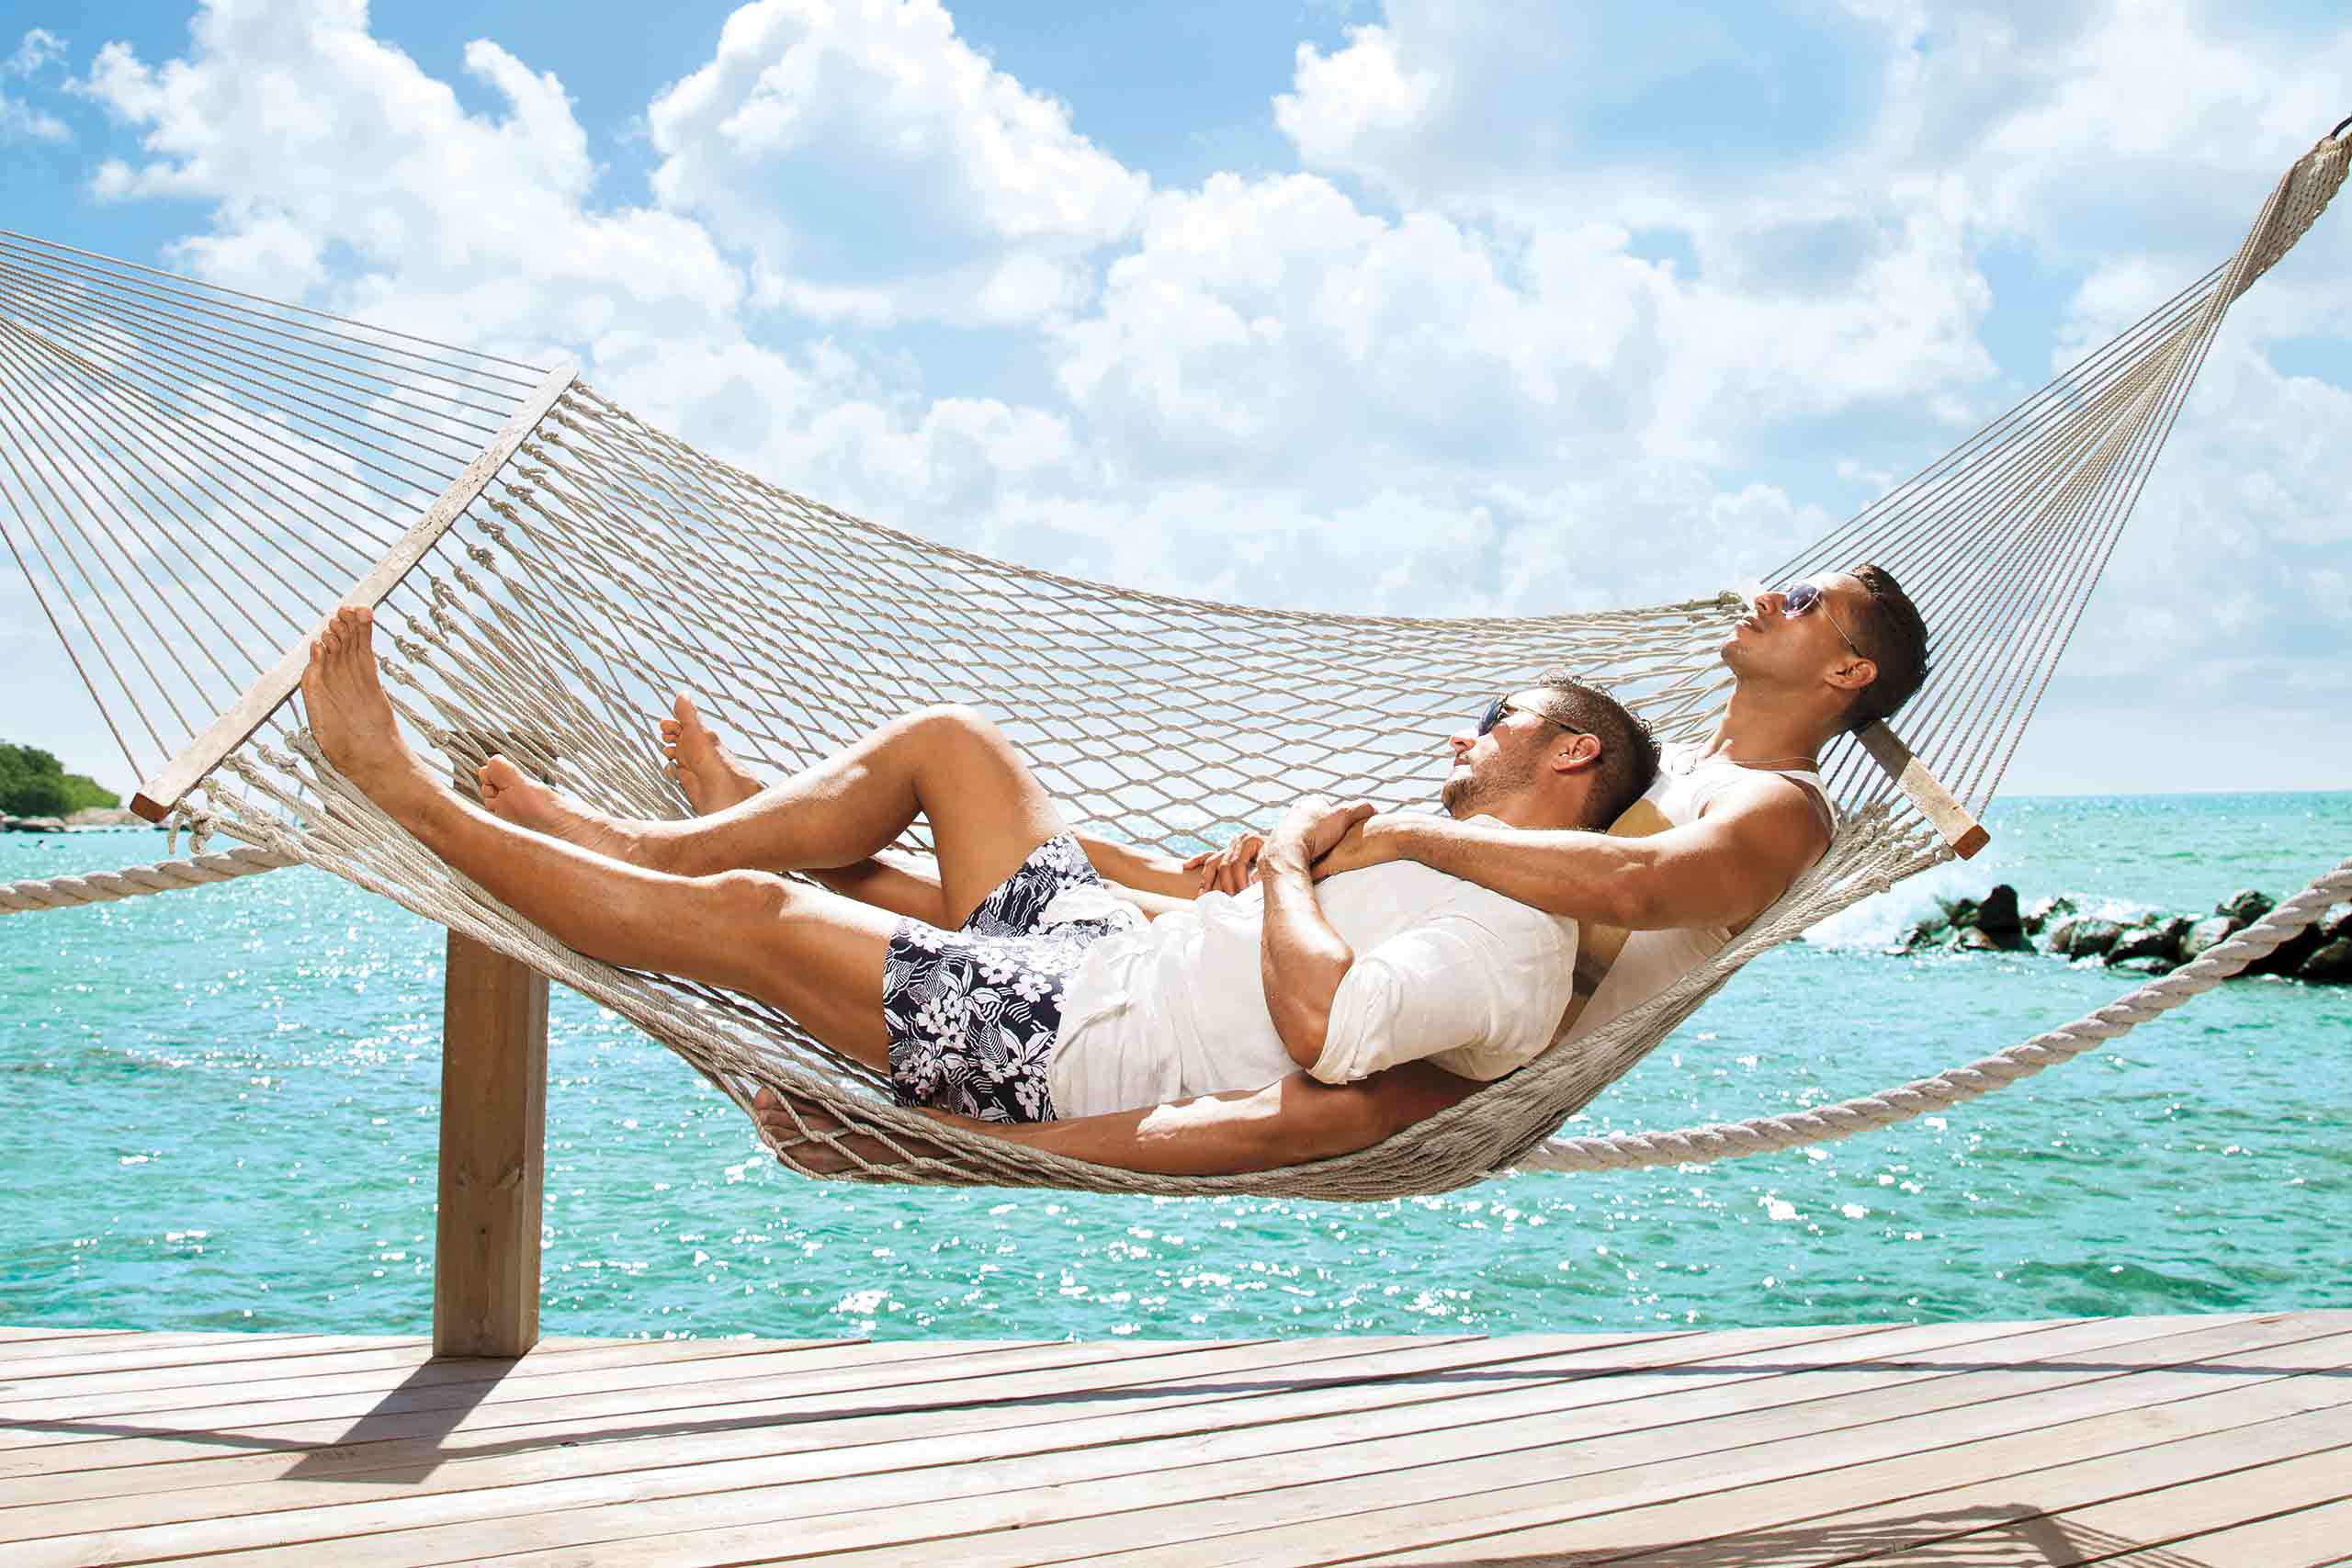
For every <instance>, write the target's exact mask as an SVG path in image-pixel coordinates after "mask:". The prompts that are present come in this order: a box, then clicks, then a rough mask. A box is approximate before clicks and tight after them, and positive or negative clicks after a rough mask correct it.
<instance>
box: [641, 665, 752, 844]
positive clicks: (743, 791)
mask: <svg viewBox="0 0 2352 1568" xmlns="http://www.w3.org/2000/svg"><path fill="white" fill-rule="evenodd" d="M662 754H663V755H664V756H666V757H668V758H669V759H670V768H671V776H672V777H673V778H674V779H676V780H677V781H678V787H679V788H681V789H683V790H684V791H685V792H686V804H687V805H688V806H691V807H694V810H695V816H697V817H707V816H709V815H710V814H711V813H712V812H714V811H724V810H726V809H727V808H728V807H730V806H737V805H741V803H742V802H744V801H746V800H749V799H751V798H752V796H753V795H757V794H759V793H760V781H759V780H758V779H757V778H756V777H754V776H753V774H752V770H751V769H749V768H747V767H745V766H744V765H743V764H742V763H741V762H739V761H736V760H735V754H734V753H733V752H732V751H729V750H728V749H727V748H726V747H725V746H722V745H720V744H719V740H718V736H716V735H713V734H712V733H711V732H710V727H709V726H708V725H706V724H705V723H703V721H702V715H701V714H700V713H698V712H697V711H695V700H694V699H693V698H692V697H690V696H688V695H686V694H685V693H684V692H680V693H679V694H678V706H677V716H676V717H675V718H665V719H663V720H662Z"/></svg>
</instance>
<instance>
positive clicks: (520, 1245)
mask: <svg viewBox="0 0 2352 1568" xmlns="http://www.w3.org/2000/svg"><path fill="white" fill-rule="evenodd" d="M479 739H480V744H479V745H478V746H477V747H475V748H474V749H475V750H482V751H488V750H495V749H497V747H498V740H499V739H500V738H498V737H489V736H485V737H481V738H479ZM461 744H462V742H461ZM472 764H473V759H471V758H467V759H464V760H463V761H460V764H459V770H458V779H459V783H458V788H460V789H464V790H468V791H470V790H471V789H472V788H473V779H472V776H471V770H472ZM525 765H526V766H527V765H528V764H527V763H526V764H525ZM447 964H448V966H447V971H446V972H445V975H444V977H443V980H442V1011H441V1041H442V1043H441V1209H440V1214H439V1218H438V1223H437V1224H436V1225H435V1237H434V1253H433V1353H434V1354H435V1355H436V1356H502V1357H514V1356H520V1355H522V1354H523V1353H524V1352H525V1351H526V1350H528V1349H529V1348H531V1347H532V1346H534V1345H536V1344H537V1343H538V1339H539V1223H540V1213H541V1198H542V1193H543V1189H544V1186H545V1182H546V1178H547V1125H548V1114H547V1113H548V982H547V976H544V975H541V974H540V973H539V972H538V971H537V970H536V969H533V968H531V967H530V966H529V965H527V964H518V963H516V962H515V960H514V959H512V958H509V957H507V956H506V955H505V954H504V953H500V952H498V951H497V950H495V949H494V948H490V947H485V946H483V945H482V944H481V942H476V941H474V940H473V939H472V938H471V937H465V936H459V935H458V933H457V932H456V931H451V932H450V933H449V947H448V961H447Z"/></svg>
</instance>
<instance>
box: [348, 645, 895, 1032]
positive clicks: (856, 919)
mask: <svg viewBox="0 0 2352 1568" xmlns="http://www.w3.org/2000/svg"><path fill="white" fill-rule="evenodd" d="M371 621H372V616H371V615H369V613H368V611H366V610H353V609H343V610H338V611H336V612H335V614H334V617H333V618H332V619H331V620H330V621H329V622H328V624H327V626H326V629H325V630H323V631H322V633H321V634H320V635H319V637H318V638H317V639H316V640H315V641H314V642H313V644H312V645H311V664H310V668H309V669H308V670H306V671H304V672H303V676H302V697H303V703H304V705H305V706H306V707H307V709H308V710H309V713H310V717H311V728H312V730H313V732H314V733H315V734H316V735H317V737H318V739H319V744H320V747H321V748H322V750H324V751H325V752H326V755H327V759H328V761H332V762H333V763H334V765H335V767H336V769H337V770H338V771H339V772H341V773H343V774H344V776H345V777H346V778H348V779H350V780H351V782H352V783H353V784H356V785H357V786H358V787H359V789H360V790H361V791H362V792H363V793H365V794H366V795H368V798H369V799H371V800H373V801H374V802H375V803H376V804H377V805H378V806H379V807H382V808H383V809H384V810H385V811H386V812H387V813H389V814H390V816H391V817H392V818H393V819H394V820H396V821H398V822H399V823H400V824H401V826H402V827H404V828H406V829H408V830H409V831H410V832H412V833H413V834H415V835H416V837H417V838H418V839H419V840H422V841H423V842H424V845H425V846H426V847H427V848H428V849H430V850H432V851H433V852H435V854H437V855H439V856H441V857H442V858H443V859H444V860H446V861H447V862H448V863H450V864H451V865H453V866H455V867H456V868H457V869H458V870H459V871H461V872H463V873H464V874H467V875H468V876H470V877H472V878H473V879H474V880H475V881H477V882H479V883H481V885H482V886H484V887H485V888H487V889H489V891H490V892H491V894H492V896H493V897H497V898H498V899H500V900H501V901H502V902H503V903H505V904H507V905H508V906H509V907H511V908H514V909H515V911H516V912H517V913H519V914H521V915H522V916H523V917H524V918H525V919H528V920H530V921H531V922H532V923H534V924H536V925H537V926H539V927H540V928H541V929H543V930H545V931H548V933H549V934H550V935H552V936H554V937H555V938H556V939H557V940H558V941H560V942H564V943H565V944H567V945H569V946H571V947H573V948H576V949H578V950H579V951H580V952H582V953H586V954H588V955H589V956H590V957H592V958H600V959H603V960H605V962H606V963H610V964H628V965H629V966H631V967H634V968H640V969H655V970H660V971H662V972H663V973H665V974H672V975H679V976H685V977H686V978H689V979H695V980H701V981H705V982H707V983H709V984H712V985H718V986H725V987H729V988H731V989H734V990H740V991H742V992H745V993H747V994H749V995H751V996H754V997H757V998H760V999H761V1000H763V1001H766V1002H770V1003H773V1004H774V1005H775V1006H776V1007H779V1008H781V1009H783V1010H785V1011H786V1013H788V1014H790V1015H791V1016H792V1017H793V1018H794V1019H795V1020H796V1021H798V1022H799V1023H800V1025H801V1026H802V1027H803V1028H805V1029H807V1030H808V1031H809V1032H810V1033H812V1034H814V1035H815V1036H816V1037H817V1038H818V1039H820V1040H821V1041H823V1042H824V1043H826V1044H828V1045H831V1046H832V1047H834V1048H835V1049H836V1050H839V1051H842V1052H844V1053H846V1054H848V1055H853V1056H855V1057H856V1058H858V1059H859V1060H861V1061H864V1062H866V1063H868V1064H870V1065H872V1066H876V1067H879V1068H883V1069H884V1070H887V1069H888V1063H889V1035H888V1028H887V1026H886V1024H885V1022H884V1019H883V1015H882V959H883V953H884V948H885V944H886V942H887V941H888V936H889V932H890V929H891V926H892V925H893V923H894V922H893V921H892V920H891V919H890V918H889V917H888V916H887V915H885V914H883V913H882V912H881V911H879V910H876V909H870V908H866V907H865V906H864V905H861V904H857V903H854V902H852V901H851V900H849V899H846V898H841V897H835V896H834V895H832V894H830V893H825V892H822V891H820V890H817V889H814V888H806V887H797V886H793V885H792V884H790V883H788V882H786V881H785V880H784V879H783V878H781V877H777V876H772V875H768V874H764V873H761V872H750V871H737V872H731V873H728V874H723V875H717V876H701V877H687V876H678V875H674V874H668V873H664V872H657V871H651V870H648V869H646V868H644V867H642V866H634V865H628V864H624V863H619V862H616V861H613V860H609V859H606V858H605V857H604V856H601V855H597V854H594V853H592V852H589V851H586V850H583V849H582V848H580V847H578V846H577V845H573V844H569V843H564V842H561V841H560V840H555V839H552V838H549V837H547V836H545V835H543V834H540V833H537V832H534V831H531V830H529V829H525V828H522V827H519V826H516V825H515V824H512V823H509V822H505V821H503V820H501V819H500V818H497V817H495V816H493V815H492V813H490V812H489V811H487V810H484V809H483V808H481V807H478V806H476V805H474V804H473V803H472V802H470V801H467V800H464V799H462V798H460V797H459V796H458V795H457V794H455V793H454V792H452V791H450V790H448V789H447V788H445V787H443V786H442V784H440V783H439V781H438V780H436V779H435V776H434V774H433V773H432V772H431V771H430V770H428V769H426V768H425V766H424V764H423V762H421V761H419V760H418V758H417V756H416V754H415V753H414V752H413V751H412V750H409V748H408V744H407V742H406V741H405V740H403V739H401V734H400V730H399V729H398V728H397V727H396V726H395V725H394V723H393V719H392V709H391V704H390V701H389V700H387V699H386V697H385V695H384V690H383V687H382V686H381V685H380V684H379V682H378V680H377V676H376V660H375V653H374V650H373V649H372V648H371V646H370V637H371V633H372V627H371Z"/></svg>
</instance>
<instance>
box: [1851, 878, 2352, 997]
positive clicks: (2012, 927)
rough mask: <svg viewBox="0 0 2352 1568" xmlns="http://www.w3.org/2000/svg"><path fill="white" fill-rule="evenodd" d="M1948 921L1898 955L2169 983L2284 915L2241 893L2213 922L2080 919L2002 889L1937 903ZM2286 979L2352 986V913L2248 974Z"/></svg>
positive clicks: (2061, 905) (2331, 917) (1916, 936)
mask: <svg viewBox="0 0 2352 1568" xmlns="http://www.w3.org/2000/svg"><path fill="white" fill-rule="evenodd" d="M1938 904H1939V909H1940V912H1939V913H1938V914H1936V915H1933V916H1930V917H1929V918H1928V919H1924V920H1921V921H1919V922H1918V923H1917V924H1916V925H1914V926H1913V927H1912V928H1911V929H1910V930H1909V931H1907V932H1905V934H1904V938H1903V942H1902V945H1901V946H1899V947H1894V948H1890V949H1889V950H1888V951H1889V952H1892V953H1916V952H1919V951H1921V950H1923V949H1931V948H1952V949H1958V950H1961V951H1964V952H1978V953H2032V952H2037V951H2038V952H2042V953H2052V954H2055V955H2056V956H2058V957H2061V958H2065V959H2070V960H2082V959H2094V958H2095V959H2098V960H2099V961H2100V962H2101V963H2103V964H2107V965H2108V966H2109V968H2112V969H2128V970H2131V971H2133V972H2135V973H2138V974H2143V975H2162V974H2165V973H2166V972H2167V971H2170V970H2173V969H2177V968H2179V967H2180V966H2181V965H2182V964H2186V963H2188V961H2189V960H2190V959H2192V958H2195V957H2197V956H2198V955H2199V953H2204V952H2205V951H2206V950H2207V949H2209V948H2212V947H2218V946H2220V945H2221V944H2222V942H2227V941H2228V940H2229V939H2230V938H2231V937H2233V936H2235V935H2236V934H2237V933H2238V932H2240V931H2244V930H2245V928H2246V927H2248V926H2250V925H2252V924H2254V922H2255V921H2256V920H2258V919H2262V917H2263V916H2265V915H2267V914H2268V913H2269V912H2270V911H2271V909H2272V908H2275V907H2276V901H2275V900H2274V899H2272V898H2271V897H2270V896H2269V895H2267V894H2266V893H2259V892H2256V890H2254V889H2253V888H2247V889H2245V891H2244V892H2240V893H2233V894H2231V895H2230V896H2229V897H2227V898H2224V899H2222V901H2221V903H2219V904H2217V905H2216V906H2214V908H2213V912H2212V913H2211V914H2209V915H2195V914H2177V915H2165V914H2149V915H2143V916H2139V917H2137V918H2135V919H2129V920H2122V919H2107V918H2105V917H2103V916H2098V915H2085V914H2081V913H2079V912H2077V910H2076V909H2075V902H2074V900H2073V899H2071V898H2044V899H2041V901H2039V902H2038V903H2036V904H2034V905H2033V906H2032V907H2031V908H2020V907H2019V905H2018V890H2017V889H2016V888H2014V887H2012V886H2009V885H2008V884H2007V883H2006V882H2004V883H2001V884H2000V885H1998V886H1996V887H1995V888H1994V889H1993V890H1992V891H1991V892H1990V893H1987V894H1985V897H1983V898H1981V899H1978V898H1958V899H1952V900H1949V901H1946V900H1942V899H1939V900H1938ZM2240 973H2241V974H2244V975H2281V976H2291V977H2293V978H2295V979H2298V980H2311V981H2316V982H2321V983H2325V984H2341V983H2343V982H2346V981H2352V904H2338V905H2336V906H2335V908H2331V909H2329V910H2328V911H2327V913H2326V914H2325V915H2324V916H2322V917H2321V918H2320V919H2319V920H2318V921H2317V922H2316V923H2315V924H2313V925H2311V926H2308V927H2306V928H2305V929H2304V930H2303V931H2301V933H2300V934H2299V935H2297V936H2295V937H2293V938H2291V939H2290V940H2289V941H2287V942H2281V943H2279V944H2278V948H2277V949H2276V950H2275V951H2274V952H2272V953H2270V954H2269V956H2267V957H2266V958H2258V959H2256V960H2255V962H2254V963H2252V964H2248V965H2247V966H2246V967H2245V969H2243V970H2242V971H2240Z"/></svg>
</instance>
